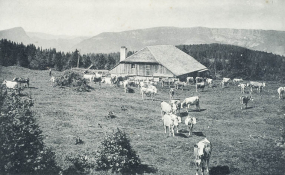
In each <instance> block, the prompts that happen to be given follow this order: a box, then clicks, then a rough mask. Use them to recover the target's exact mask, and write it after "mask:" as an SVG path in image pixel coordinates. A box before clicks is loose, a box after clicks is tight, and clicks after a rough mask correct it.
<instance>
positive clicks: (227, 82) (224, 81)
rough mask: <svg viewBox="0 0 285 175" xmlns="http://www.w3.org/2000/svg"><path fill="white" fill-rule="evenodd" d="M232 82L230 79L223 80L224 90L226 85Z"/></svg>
mask: <svg viewBox="0 0 285 175" xmlns="http://www.w3.org/2000/svg"><path fill="white" fill-rule="evenodd" d="M230 81H231V79H230V78H223V80H222V81H221V86H222V88H224V87H225V85H228V84H229V83H230Z"/></svg>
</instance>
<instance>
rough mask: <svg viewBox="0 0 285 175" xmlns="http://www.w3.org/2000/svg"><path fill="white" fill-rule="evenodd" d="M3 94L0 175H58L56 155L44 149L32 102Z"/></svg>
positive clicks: (1, 104) (0, 121)
mask: <svg viewBox="0 0 285 175" xmlns="http://www.w3.org/2000/svg"><path fill="white" fill-rule="evenodd" d="M0 93H1V95H0V96H1V102H0V143H1V147H0V174H43V173H45V174H56V173H58V172H59V171H60V168H59V167H58V166H57V165H56V162H55V154H54V153H53V152H52V151H51V150H50V149H47V148H46V147H45V146H44V143H43V137H42V131H41V130H40V128H39V126H38V125H37V123H36V119H35V117H34V115H33V113H32V111H30V109H29V107H30V106H31V104H30V103H31V102H30V101H27V100H22V99H21V98H20V97H19V96H18V95H15V94H13V93H12V94H10V95H9V94H6V95H3V93H2V91H0Z"/></svg>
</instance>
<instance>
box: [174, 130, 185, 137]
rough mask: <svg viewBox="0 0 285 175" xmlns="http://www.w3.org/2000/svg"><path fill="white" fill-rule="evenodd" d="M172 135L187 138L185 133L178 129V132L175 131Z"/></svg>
mask: <svg viewBox="0 0 285 175" xmlns="http://www.w3.org/2000/svg"><path fill="white" fill-rule="evenodd" d="M187 133H188V132H187ZM174 135H175V136H178V137H183V138H188V136H187V135H185V134H183V133H181V132H180V131H179V133H175V134H174Z"/></svg>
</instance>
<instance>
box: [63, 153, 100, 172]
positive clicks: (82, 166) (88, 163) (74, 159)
mask: <svg viewBox="0 0 285 175" xmlns="http://www.w3.org/2000/svg"><path fill="white" fill-rule="evenodd" d="M65 160H66V161H68V162H71V163H72V165H71V166H69V168H68V169H66V170H64V171H63V174H64V175H65V174H66V175H70V174H75V175H77V174H90V172H91V170H92V169H93V168H94V166H95V160H94V159H92V158H89V157H88V156H87V155H69V156H66V158H65Z"/></svg>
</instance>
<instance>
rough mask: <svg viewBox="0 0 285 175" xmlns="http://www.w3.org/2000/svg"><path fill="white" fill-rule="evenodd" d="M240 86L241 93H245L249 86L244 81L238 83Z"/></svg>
mask: <svg viewBox="0 0 285 175" xmlns="http://www.w3.org/2000/svg"><path fill="white" fill-rule="evenodd" d="M238 87H240V91H241V93H242V94H244V89H245V88H246V87H247V85H246V84H244V83H241V84H239V85H238Z"/></svg>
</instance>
